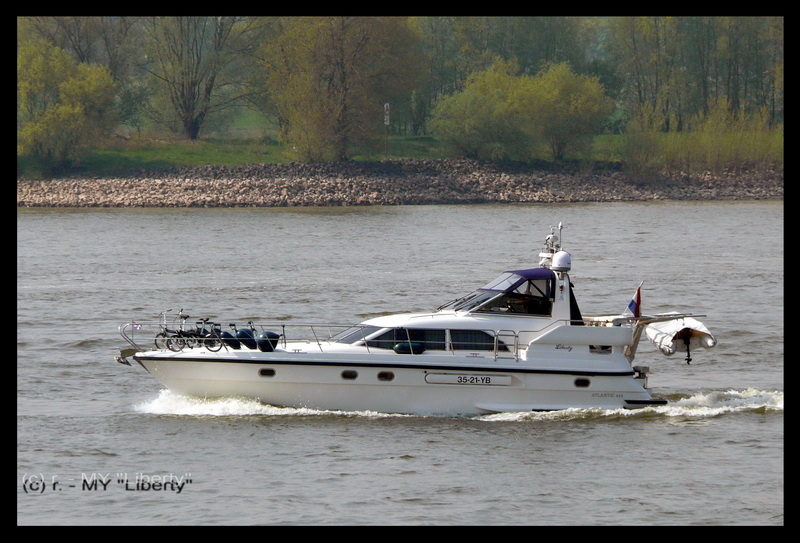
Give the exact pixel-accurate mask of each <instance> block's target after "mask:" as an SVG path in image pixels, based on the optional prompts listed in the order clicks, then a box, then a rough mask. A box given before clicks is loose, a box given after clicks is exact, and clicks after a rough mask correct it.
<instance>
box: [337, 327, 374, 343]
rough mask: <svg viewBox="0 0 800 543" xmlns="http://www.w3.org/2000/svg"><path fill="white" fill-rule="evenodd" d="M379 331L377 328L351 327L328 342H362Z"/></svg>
mask: <svg viewBox="0 0 800 543" xmlns="http://www.w3.org/2000/svg"><path fill="white" fill-rule="evenodd" d="M378 330H380V328H378V327H377V326H353V327H352V328H348V329H347V330H344V331H343V332H339V333H338V334H336V335H335V336H333V337H331V338H330V340H329V341H333V342H336V343H355V342H357V341H362V340H364V339H366V338H367V337H369V336H370V335H372V334H374V333H375V332H377V331H378Z"/></svg>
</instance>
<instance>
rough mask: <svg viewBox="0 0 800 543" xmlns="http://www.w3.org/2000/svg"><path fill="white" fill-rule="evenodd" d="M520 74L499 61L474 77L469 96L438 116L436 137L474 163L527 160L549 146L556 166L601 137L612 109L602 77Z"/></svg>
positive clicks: (563, 69) (456, 98) (554, 70)
mask: <svg viewBox="0 0 800 543" xmlns="http://www.w3.org/2000/svg"><path fill="white" fill-rule="evenodd" d="M515 72H516V69H515V64H514V63H509V62H505V61H497V62H495V64H493V65H492V67H491V68H489V69H488V70H486V71H483V72H478V73H476V74H473V75H472V76H470V78H469V79H468V81H467V84H466V86H465V87H464V90H463V91H461V92H457V93H454V94H452V95H451V96H449V97H447V98H445V99H443V100H442V101H441V102H440V103H439V104H438V106H437V107H436V109H435V110H434V112H433V117H432V119H431V126H432V127H433V129H434V131H435V132H436V134H437V135H438V136H439V137H440V138H442V139H443V140H445V141H447V142H448V143H449V144H450V145H452V146H453V147H454V148H455V149H456V151H457V152H458V153H459V154H462V155H464V156H468V157H474V158H481V159H492V160H527V159H530V158H531V157H532V156H533V153H534V150H535V146H536V145H537V143H539V142H543V143H545V144H546V145H547V146H548V147H549V149H550V153H551V156H552V158H553V160H562V159H563V158H564V156H565V153H566V152H567V151H580V150H583V148H584V147H585V145H586V144H587V143H588V141H589V140H590V138H591V136H593V135H595V134H598V133H599V132H600V131H601V129H602V124H603V121H604V120H605V119H606V117H607V116H608V115H609V113H610V112H611V109H612V103H611V100H610V99H609V98H608V97H606V96H605V94H604V92H603V86H602V85H601V84H600V82H599V81H598V79H597V78H596V77H590V76H585V75H578V74H575V73H574V72H573V71H572V70H571V69H570V67H569V65H568V64H566V63H560V64H554V65H551V66H550V67H548V68H547V69H546V70H544V71H542V72H540V73H539V74H537V75H536V76H527V75H522V76H519V75H515Z"/></svg>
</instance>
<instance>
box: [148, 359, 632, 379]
mask: <svg viewBox="0 0 800 543" xmlns="http://www.w3.org/2000/svg"><path fill="white" fill-rule="evenodd" d="M133 359H134V360H136V361H137V362H139V364H141V363H142V361H143V360H152V361H166V362H193V363H204V362H215V363H223V364H251V365H256V366H341V367H348V368H395V369H415V370H435V371H489V372H507V373H538V374H551V375H559V374H566V375H581V376H604V377H626V376H630V375H634V373H635V372H634V371H633V370H630V371H592V370H550V369H533V368H511V367H502V366H484V367H476V366H454V365H450V364H443V365H437V364H420V365H409V364H392V363H389V364H372V363H364V362H323V361H319V360H306V361H294V360H291V361H290V360H239V359H230V358H227V359H226V358H215V359H208V358H188V357H187V358H163V357H159V356H139V355H133Z"/></svg>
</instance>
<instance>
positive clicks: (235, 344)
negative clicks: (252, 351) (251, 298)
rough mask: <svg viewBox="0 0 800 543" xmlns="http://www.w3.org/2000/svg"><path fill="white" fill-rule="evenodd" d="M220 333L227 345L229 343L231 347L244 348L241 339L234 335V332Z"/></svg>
mask: <svg viewBox="0 0 800 543" xmlns="http://www.w3.org/2000/svg"><path fill="white" fill-rule="evenodd" d="M219 335H220V337H221V338H222V341H223V342H225V345H227V346H228V347H230V348H231V349H241V348H242V345H241V343H240V342H239V340H238V339H236V338H235V337H233V334H231V333H230V332H221V333H220V334H219Z"/></svg>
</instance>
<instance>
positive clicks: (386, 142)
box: [383, 102, 390, 158]
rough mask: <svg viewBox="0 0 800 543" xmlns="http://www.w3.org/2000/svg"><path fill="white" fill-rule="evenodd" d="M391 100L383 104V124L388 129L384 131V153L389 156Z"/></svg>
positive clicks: (386, 156) (385, 156)
mask: <svg viewBox="0 0 800 543" xmlns="http://www.w3.org/2000/svg"><path fill="white" fill-rule="evenodd" d="M389 109H390V107H389V102H386V103H385V104H383V125H384V126H385V127H386V129H385V130H384V132H383V155H384V158H388V157H389Z"/></svg>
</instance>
